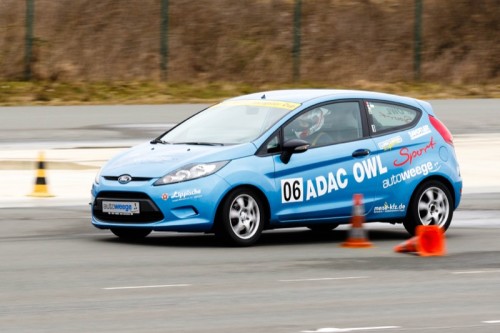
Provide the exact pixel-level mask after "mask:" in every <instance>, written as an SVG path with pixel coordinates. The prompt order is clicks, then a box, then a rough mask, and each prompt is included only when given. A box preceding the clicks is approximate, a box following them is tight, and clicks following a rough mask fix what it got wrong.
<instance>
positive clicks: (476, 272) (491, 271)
mask: <svg viewBox="0 0 500 333" xmlns="http://www.w3.org/2000/svg"><path fill="white" fill-rule="evenodd" d="M488 273H500V269H493V270H491V269H489V270H483V271H458V272H451V274H488Z"/></svg>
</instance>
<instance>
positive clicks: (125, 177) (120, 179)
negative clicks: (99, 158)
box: [118, 175, 132, 184]
mask: <svg viewBox="0 0 500 333" xmlns="http://www.w3.org/2000/svg"><path fill="white" fill-rule="evenodd" d="M131 180H132V176H131V175H121V176H120V177H118V182H119V183H120V184H127V183H129V182H130V181H131Z"/></svg>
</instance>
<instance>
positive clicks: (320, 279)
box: [278, 276, 369, 282]
mask: <svg viewBox="0 0 500 333" xmlns="http://www.w3.org/2000/svg"><path fill="white" fill-rule="evenodd" d="M368 278H369V277H368V276H344V277H329V278H315V279H291V280H278V281H279V282H303V281H329V280H353V279H368Z"/></svg>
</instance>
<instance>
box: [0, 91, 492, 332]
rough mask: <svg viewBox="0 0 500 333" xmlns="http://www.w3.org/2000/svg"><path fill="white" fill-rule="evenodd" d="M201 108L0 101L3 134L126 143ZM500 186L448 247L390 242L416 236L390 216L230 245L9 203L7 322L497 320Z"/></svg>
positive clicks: (419, 327)
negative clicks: (349, 240) (107, 227)
mask: <svg viewBox="0 0 500 333" xmlns="http://www.w3.org/2000/svg"><path fill="white" fill-rule="evenodd" d="M441 103H442V104H441ZM450 103H451V104H450ZM433 105H434V106H435V108H436V111H437V112H438V115H439V116H440V118H441V119H443V120H444V121H445V123H446V124H447V125H449V127H450V129H451V130H452V131H453V132H454V133H455V134H459V135H464V136H468V135H470V136H471V137H473V136H474V135H476V134H477V133H481V134H485V133H486V134H488V133H491V134H498V133H499V132H500V123H499V122H500V117H499V116H498V115H499V112H500V108H499V106H500V101H498V100H485V101H473V100H470V101H458V102H457V101H435V102H433ZM441 107H442V108H443V109H441ZM75 108H76V109H75ZM199 108H200V106H198V105H194V106H193V105H191V106H189V105H188V106H184V105H182V106H134V107H132V106H126V107H125V106H124V107H120V106H113V107H57V108H15V110H13V109H14V108H0V118H1V119H2V120H3V124H2V131H1V133H0V147H2V148H3V149H6V150H9V149H22V148H23V147H26V146H29V147H42V146H73V147H75V146H80V147H84V146H96V145H104V146H109V145H112V146H127V145H130V144H131V143H132V144H133V143H134V142H135V141H140V140H143V139H144V138H150V137H152V136H155V134H158V131H160V132H161V129H162V128H164V127H165V126H169V124H173V123H175V122H177V121H179V120H181V119H183V118H185V117H186V116H187V115H189V114H191V113H192V112H194V111H195V110H197V109H199ZM165 109H167V110H171V111H168V112H167V111H165ZM68 110H69V111H68ZM138 110H139V112H138ZM172 110H177V111H172ZM179 110H180V111H179ZM470 110H474V111H470ZM13 111H15V112H16V114H14V113H13ZM450 112H451V113H450ZM471 112H473V113H472V114H471ZM458 117H461V119H457V118H458ZM492 154H499V150H496V151H492ZM497 199H498V193H481V192H478V193H471V194H470V195H469V196H468V197H467V200H464V203H463V204H464V206H465V209H464V208H461V209H460V210H459V211H457V212H456V214H455V219H454V221H453V224H452V227H451V228H450V230H449V231H448V233H447V234H446V247H447V255H446V256H443V257H427V258H426V257H420V256H416V255H413V254H407V253H395V252H394V251H393V247H394V246H395V245H397V244H400V243H401V242H403V241H405V240H407V239H408V235H407V233H406V232H405V231H404V230H403V228H402V227H400V226H392V225H385V224H370V225H368V226H366V229H367V231H368V233H369V239H370V241H371V242H372V243H373V245H374V247H373V248H369V249H348V248H343V247H341V246H340V245H341V243H342V242H343V241H345V239H346V237H347V232H348V228H347V227H341V228H339V229H338V230H334V231H332V232H331V233H326V234H316V233H313V232H311V231H308V230H307V229H302V228H298V229H290V230H279V231H271V232H267V233H265V234H264V235H263V237H262V240H261V241H260V242H259V244H258V245H257V246H254V247H251V248H231V247H224V246H222V245H221V244H219V243H218V242H217V240H216V239H215V238H214V237H213V236H211V235H204V234H182V233H154V234H152V235H151V236H150V237H148V238H146V239H145V240H144V241H142V242H138V243H126V242H122V241H119V240H118V239H116V238H115V237H113V236H111V234H110V233H109V232H106V231H101V230H97V229H94V228H93V227H92V226H91V225H90V222H89V210H88V207H85V206H61V207H43V206H40V207H36V206H35V207H23V208H20V207H10V208H2V209H0V218H1V219H0V220H1V223H2V225H3V228H2V233H1V234H0V255H1V261H0V295H1V300H2V302H1V303H0V331H1V332H279V333H281V332H318V333H320V332H322V333H326V332H358V331H359V332H364V331H374V332H499V331H500V301H499V299H500V283H499V281H500V255H499V254H500V242H499V236H500V218H499V211H498V209H499V208H498V206H497V205H499V206H500V204H499V202H500V201H498V200H497Z"/></svg>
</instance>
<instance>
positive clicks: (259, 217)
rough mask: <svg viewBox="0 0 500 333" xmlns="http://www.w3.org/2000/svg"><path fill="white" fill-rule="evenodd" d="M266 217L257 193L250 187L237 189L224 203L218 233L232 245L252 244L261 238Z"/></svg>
mask: <svg viewBox="0 0 500 333" xmlns="http://www.w3.org/2000/svg"><path fill="white" fill-rule="evenodd" d="M265 218H266V213H265V209H264V205H263V204H262V200H261V198H260V197H259V196H258V195H257V193H256V192H255V191H253V190H251V189H248V188H240V189H236V190H234V191H233V192H231V193H230V194H229V195H228V196H227V197H226V199H225V200H224V202H223V203H222V206H221V209H220V212H219V216H218V221H217V228H216V233H217V235H218V236H219V237H220V238H222V239H223V240H224V241H225V242H226V243H228V244H230V245H236V246H250V245H253V244H255V243H256V242H257V240H258V239H259V238H260V235H261V234H262V229H263V228H264V221H265Z"/></svg>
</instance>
